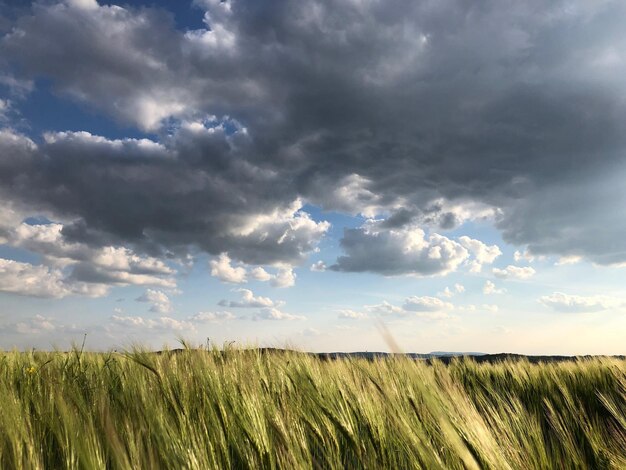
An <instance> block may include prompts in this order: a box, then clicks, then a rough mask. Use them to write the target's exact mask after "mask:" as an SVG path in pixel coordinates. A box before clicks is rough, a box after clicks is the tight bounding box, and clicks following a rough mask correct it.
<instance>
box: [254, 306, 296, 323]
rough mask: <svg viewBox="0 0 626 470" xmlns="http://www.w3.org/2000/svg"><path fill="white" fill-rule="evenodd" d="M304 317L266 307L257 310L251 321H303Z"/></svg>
mask: <svg viewBox="0 0 626 470" xmlns="http://www.w3.org/2000/svg"><path fill="white" fill-rule="evenodd" d="M304 319H305V317H303V316H301V315H293V314H291V313H286V312H283V311H282V310H279V309H277V308H274V307H266V308H262V309H261V310H259V311H258V312H257V313H255V314H254V315H252V320H276V321H280V320H304Z"/></svg>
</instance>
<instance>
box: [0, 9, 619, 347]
mask: <svg viewBox="0 0 626 470" xmlns="http://www.w3.org/2000/svg"><path fill="white" fill-rule="evenodd" d="M625 22H626V4H624V2H620V1H596V2H589V1H586V0H580V1H578V0H569V1H558V0H557V1H551V2H547V1H535V0H529V1H525V2H519V1H514V0H504V1H502V0H498V1H496V0H493V1H487V0H485V1H476V2H465V1H461V0H443V1H441V0H438V1H431V0H385V1H382V0H342V1H338V0H308V1H306V2H302V1H297V0H280V1H272V0H233V1H230V0H226V1H218V0H194V1H184V0H183V1H178V2H168V1H164V0H161V1H148V0H146V1H137V2H125V3H119V4H117V3H107V2H104V1H101V2H97V1H96V0H65V1H38V2H34V3H32V4H28V2H24V1H8V0H4V1H0V349H5V350H8V349H12V348H19V349H28V348H39V349H51V348H59V349H67V348H68V347H70V345H71V344H72V343H73V342H74V343H78V344H80V343H81V342H82V340H83V338H84V335H85V334H86V335H87V336H86V347H87V348H90V349H94V350H107V349H117V348H127V347H131V346H132V345H135V344H141V345H144V346H146V347H149V348H154V349H158V348H161V347H165V346H167V347H176V346H177V344H178V343H177V342H178V339H179V338H184V339H186V340H187V341H189V342H191V343H192V344H205V343H206V341H209V342H210V344H213V345H218V346H221V345H224V344H227V343H231V342H234V344H237V345H242V346H249V345H260V346H275V347H294V348H298V349H302V350H309V351H386V350H389V348H390V345H389V344H387V343H386V341H385V337H386V334H385V331H388V332H389V333H390V334H391V336H392V337H393V338H394V341H395V343H397V345H398V347H399V348H400V349H401V350H403V351H406V352H429V351H477V352H488V353H495V352H516V353H524V354H624V353H626V350H625V349H624V344H625V343H624V337H625V336H626V283H624V279H626V277H625V275H626V236H625V234H626V185H625V184H624V181H625V178H626V153H625V151H626V82H625V81H624V78H623V77H624V76H626V52H625V51H626V29H625V28H624V27H623V26H624V24H625Z"/></svg>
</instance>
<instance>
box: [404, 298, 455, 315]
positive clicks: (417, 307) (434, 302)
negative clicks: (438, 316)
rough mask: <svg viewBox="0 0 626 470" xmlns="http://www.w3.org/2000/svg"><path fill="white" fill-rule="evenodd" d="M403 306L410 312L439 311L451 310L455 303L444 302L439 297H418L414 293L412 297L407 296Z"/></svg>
mask: <svg viewBox="0 0 626 470" xmlns="http://www.w3.org/2000/svg"><path fill="white" fill-rule="evenodd" d="M402 308H403V309H404V310H406V311H409V312H438V311H443V310H451V309H452V308H453V305H452V304H451V303H449V302H444V301H443V300H441V299H438V298H437V297H428V296H422V297H418V296H415V295H413V296H411V297H407V299H406V300H405V301H404V305H403V306H402Z"/></svg>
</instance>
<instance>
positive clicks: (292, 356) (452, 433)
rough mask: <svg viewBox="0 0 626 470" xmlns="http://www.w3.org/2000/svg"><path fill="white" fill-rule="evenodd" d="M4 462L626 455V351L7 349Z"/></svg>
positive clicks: (625, 462) (2, 393)
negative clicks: (533, 354) (398, 353)
mask: <svg viewBox="0 0 626 470" xmlns="http://www.w3.org/2000/svg"><path fill="white" fill-rule="evenodd" d="M0 468H11V469H14V468H15V469H19V468H86V469H90V468H124V469H125V468H149V469H157V468H198V469H206V468H254V469H256V468H284V469H295V468H330V469H334V468H371V469H377V468H394V469H395V468H425V469H438V468H441V469H455V468H494V469H507V468H512V469H550V468H559V469H574V468H580V469H583V468H597V469H602V468H626V361H624V360H618V359H609V358H605V359H586V360H581V361H576V362H561V363H551V364H530V363H529V362H526V361H523V360H522V361H505V362H501V363H496V364H477V363H475V362H473V361H471V360H465V359H464V360H454V361H452V363H451V364H449V365H445V364H443V363H441V362H438V361H435V362H434V363H433V364H432V365H427V364H425V363H423V362H422V361H415V360H411V359H408V358H405V357H392V358H385V359H376V360H373V361H368V360H365V359H358V358H356V359H355V358H347V359H339V360H321V359H319V358H317V357H315V356H310V355H306V354H298V353H291V352H285V353H282V352H267V353H261V352H259V351H256V350H248V351H245V350H235V349H233V350H226V351H221V352H220V351H217V350H214V351H204V350H184V351H181V352H178V353H167V352H166V353H163V354H154V353H148V352H142V351H134V352H132V353H128V354H117V353H111V354H95V353H83V354H81V353H80V352H79V351H74V352H72V353H60V352H59V353H42V352H35V353H17V352H15V353H0Z"/></svg>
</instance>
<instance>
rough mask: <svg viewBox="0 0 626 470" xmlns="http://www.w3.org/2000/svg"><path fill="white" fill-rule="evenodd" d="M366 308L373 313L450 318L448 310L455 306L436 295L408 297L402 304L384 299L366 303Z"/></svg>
mask: <svg viewBox="0 0 626 470" xmlns="http://www.w3.org/2000/svg"><path fill="white" fill-rule="evenodd" d="M364 308H365V310H366V311H367V312H369V313H371V314H373V315H381V316H397V317H408V316H415V317H418V318H424V319H429V320H439V319H444V318H448V313H447V312H448V311H449V310H452V309H453V308H454V305H452V304H451V303H449V302H444V301H442V300H441V299H438V298H436V297H429V296H422V297H418V296H411V297H407V298H406V299H405V301H404V303H403V305H402V306H397V305H393V304H390V303H389V302H387V301H383V302H382V303H380V304H377V305H366V306H365V307H364Z"/></svg>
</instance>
